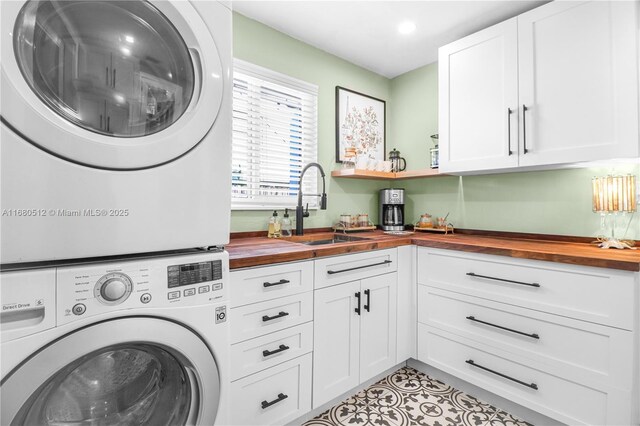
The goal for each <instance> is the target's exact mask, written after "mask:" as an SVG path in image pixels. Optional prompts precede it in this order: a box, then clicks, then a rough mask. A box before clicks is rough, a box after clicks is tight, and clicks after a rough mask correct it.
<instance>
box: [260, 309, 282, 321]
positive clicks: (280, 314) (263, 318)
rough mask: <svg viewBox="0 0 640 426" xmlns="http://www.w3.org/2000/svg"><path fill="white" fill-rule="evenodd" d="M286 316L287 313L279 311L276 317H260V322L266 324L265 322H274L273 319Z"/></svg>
mask: <svg viewBox="0 0 640 426" xmlns="http://www.w3.org/2000/svg"><path fill="white" fill-rule="evenodd" d="M287 315H289V312H285V311H280V313H279V314H278V315H274V316H272V317H270V316H269V315H263V316H262V322H267V321H271V320H274V319H278V318H282V317H286V316H287Z"/></svg>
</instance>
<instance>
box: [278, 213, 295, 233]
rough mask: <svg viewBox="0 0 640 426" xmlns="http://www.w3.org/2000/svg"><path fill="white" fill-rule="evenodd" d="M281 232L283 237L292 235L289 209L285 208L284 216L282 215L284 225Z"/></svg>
mask: <svg viewBox="0 0 640 426" xmlns="http://www.w3.org/2000/svg"><path fill="white" fill-rule="evenodd" d="M280 232H281V233H282V236H283V237H290V236H291V235H292V232H291V219H289V209H284V216H282V226H281V228H280Z"/></svg>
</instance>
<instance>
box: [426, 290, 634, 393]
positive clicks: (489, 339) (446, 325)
mask: <svg viewBox="0 0 640 426" xmlns="http://www.w3.org/2000/svg"><path fill="white" fill-rule="evenodd" d="M418 287H419V288H418V307H419V308H418V321H419V322H420V323H423V324H427V325H431V326H434V327H437V328H440V329H442V330H445V331H449V332H451V333H454V334H457V335H460V336H463V337H466V338H468V339H471V340H476V341H479V342H482V343H485V344H487V345H491V346H494V347H496V348H499V349H503V350H506V351H508V352H511V353H515V354H518V355H519V356H522V357H523V358H531V359H534V360H544V362H546V363H548V364H549V366H550V368H551V367H552V368H553V370H554V371H556V372H557V374H558V375H559V376H562V377H564V378H566V379H569V380H574V381H579V382H581V383H586V384H589V385H591V386H603V385H610V386H616V387H620V388H624V389H631V386H632V379H633V377H632V375H630V374H629V371H633V333H632V332H631V331H626V330H620V329H617V328H612V327H605V326H603V325H599V324H593V323H588V322H584V321H578V320H575V319H571V318H566V317H561V316H557V315H551V314H547V313H544V312H539V311H534V310H530V309H523V308H520V307H517V306H512V305H506V304H502V303H497V302H493V301H489V300H486V299H479V298H477V297H472V296H467V295H464V294H459V293H453V292H449V291H445V290H441V289H438V288H433V287H427V286H423V285H420V286H418Z"/></svg>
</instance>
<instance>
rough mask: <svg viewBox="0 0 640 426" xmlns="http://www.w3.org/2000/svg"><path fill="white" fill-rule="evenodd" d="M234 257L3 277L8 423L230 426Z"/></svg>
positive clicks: (3, 419) (1, 417)
mask: <svg viewBox="0 0 640 426" xmlns="http://www.w3.org/2000/svg"><path fill="white" fill-rule="evenodd" d="M228 278H229V269H228V255H227V253H226V252H217V253H211V252H201V253H194V254H185V255H182V256H170V257H155V258H147V259H145V258H140V259H137V260H133V261H131V260H129V261H122V262H117V263H101V264H90V265H76V266H64V267H58V268H53V269H35V270H23V271H15V272H3V273H2V274H0V280H1V283H0V296H1V297H2V302H1V303H2V313H1V314H0V318H1V322H2V324H1V331H0V335H1V338H2V343H1V350H0V353H1V355H0V357H1V368H2V379H1V382H0V400H1V406H0V413H1V414H0V424H2V425H14V424H15V425H63V424H75V425H79V424H91V425H115V424H117V425H150V426H159V425H172V426H173V425H176V426H177V425H203V426H210V425H213V424H216V425H226V424H227V423H228V420H227V415H228V414H227V404H228V403H227V401H226V395H227V393H228V389H227V386H228V364H229V359H228V357H229V355H228V350H229V327H228V323H227V302H226V299H227V291H228V289H227V283H228Z"/></svg>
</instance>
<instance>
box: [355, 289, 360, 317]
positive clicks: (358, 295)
mask: <svg viewBox="0 0 640 426" xmlns="http://www.w3.org/2000/svg"><path fill="white" fill-rule="evenodd" d="M356 299H358V306H357V307H356V309H355V311H356V314H358V315H360V292H357V293H356Z"/></svg>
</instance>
